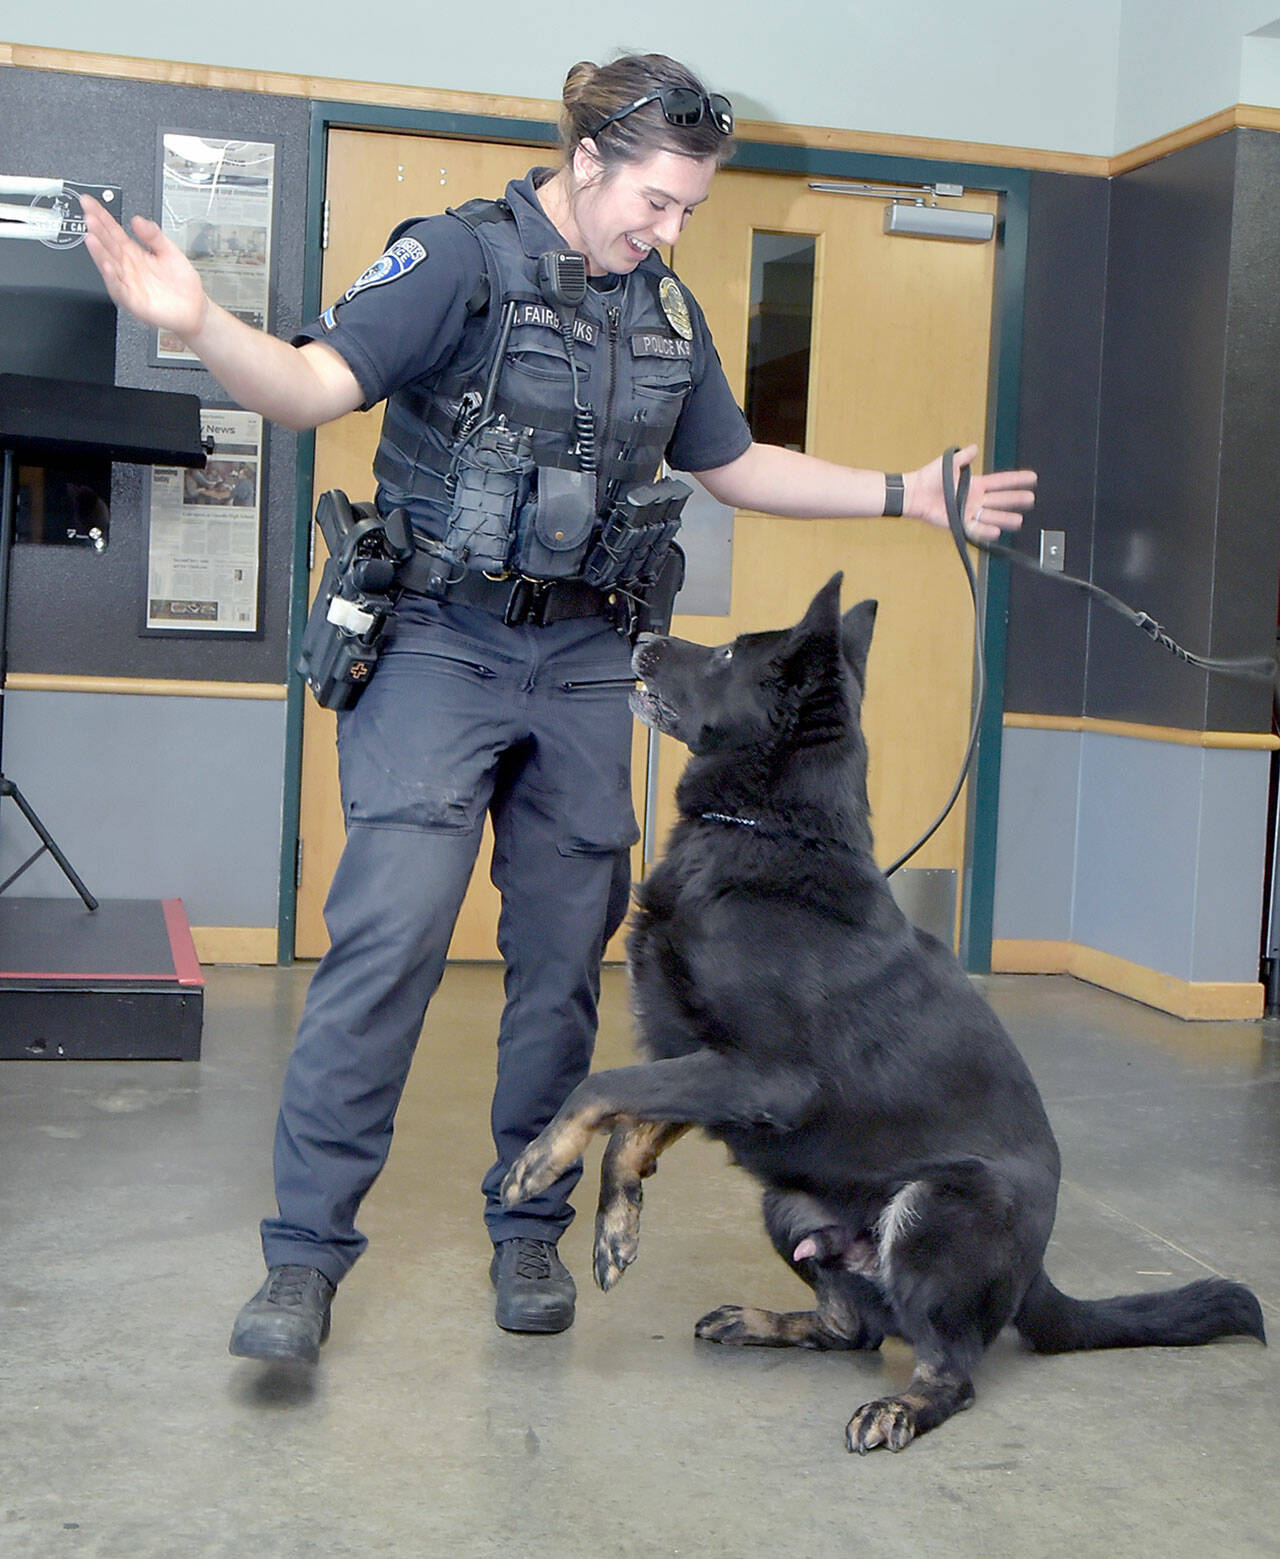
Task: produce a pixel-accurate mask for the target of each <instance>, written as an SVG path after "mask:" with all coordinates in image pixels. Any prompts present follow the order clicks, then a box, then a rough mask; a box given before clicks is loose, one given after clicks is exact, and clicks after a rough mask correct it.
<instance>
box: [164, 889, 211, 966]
mask: <svg viewBox="0 0 1280 1559" xmlns="http://www.w3.org/2000/svg"><path fill="white" fill-rule="evenodd" d="M160 907H161V908H162V909H163V910H164V923H165V928H166V929H167V931H168V933H169V952H170V954H171V955H172V957H173V967H174V972H175V973H176V974H177V976H178V984H179V985H203V984H204V975H203V974H202V973H201V971H200V960H199V958H197V956H196V944H195V943H194V942H193V941H192V940H191V927H190V926H189V925H188V924H187V912H186V910H185V909H184V908H183V905H182V900H181V899H162V900H161V901H160Z"/></svg>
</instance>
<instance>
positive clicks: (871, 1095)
mask: <svg viewBox="0 0 1280 1559" xmlns="http://www.w3.org/2000/svg"><path fill="white" fill-rule="evenodd" d="M839 599H840V576H839V575H837V576H836V577H835V578H834V579H832V580H831V582H830V583H829V584H828V585H827V586H826V587H825V588H824V589H823V590H821V591H820V592H819V593H818V595H817V596H816V597H815V599H814V601H813V604H812V605H811V606H810V608H809V610H808V612H807V613H806V615H805V617H804V619H803V621H802V622H800V623H799V624H798V625H797V626H796V627H795V628H794V629H791V630H782V631H780V632H776V633H755V634H746V635H743V636H742V637H740V638H738V639H736V640H735V641H734V642H733V643H732V644H730V645H725V646H723V647H721V648H719V649H706V648H704V647H703V646H701V645H696V644H689V643H686V642H685V641H683V640H680V639H673V638H657V637H651V638H646V639H642V640H641V642H640V644H639V646H638V647H637V649H636V652H635V657H634V669H635V671H636V674H637V676H638V677H640V678H641V679H642V687H641V688H640V689H639V690H638V691H637V692H636V694H635V695H634V701H633V707H634V708H635V710H636V713H637V714H639V715H640V717H641V718H642V719H644V720H645V721H647V722H648V723H649V724H651V725H654V726H656V727H657V728H658V729H659V730H661V731H665V732H668V733H669V734H671V735H673V736H677V737H679V738H680V739H681V740H682V741H684V742H685V743H686V744H687V745H688V746H689V747H690V749H691V750H692V753H693V757H692V758H691V759H690V761H689V764H688V767H687V768H686V770H685V772H684V775H683V777H682V778H681V781H680V785H679V789H678V792H677V802H678V805H679V810H680V821H679V822H678V823H677V825H676V827H675V829H674V830H673V833H672V837H671V841H670V847H669V850H668V853H667V855H666V857H665V859H664V860H663V861H662V863H661V864H660V865H659V866H658V867H657V868H656V869H655V870H654V871H653V872H652V873H651V874H650V876H649V877H648V879H647V880H646V882H645V883H644V885H643V887H642V889H641V890H640V892H639V895H638V899H639V910H638V912H637V915H636V918H635V921H634V926H633V929H632V931H631V935H630V940H629V944H628V950H629V954H630V961H631V971H632V981H633V987H634V997H635V1004H636V1014H637V1018H638V1022H639V1027H640V1037H641V1042H642V1045H643V1047H644V1049H645V1050H646V1051H648V1053H649V1055H650V1056H651V1057H653V1060H652V1061H651V1062H650V1064H648V1065H645V1066H633V1067H623V1068H619V1069H617V1070H614V1071H608V1072H600V1073H597V1074H595V1075H594V1076H592V1077H589V1078H588V1079H587V1080H586V1081H585V1082H584V1083H583V1084H582V1085H581V1086H580V1087H579V1088H577V1089H576V1090H575V1091H574V1093H573V1095H572V1096H571V1098H570V1099H569V1101H568V1102H567V1103H566V1104H565V1106H564V1108H563V1109H562V1110H561V1111H560V1112H559V1114H558V1115H557V1116H556V1117H555V1119H554V1120H553V1121H552V1122H551V1123H550V1125H549V1126H548V1127H547V1128H546V1130H545V1131H544V1132H543V1133H542V1135H541V1136H540V1137H539V1138H538V1139H537V1140H536V1141H535V1142H533V1143H531V1144H530V1146H529V1147H528V1148H527V1149H526V1151H525V1152H524V1154H522V1156H521V1158H520V1159H519V1160H518V1162H517V1163H516V1164H515V1166H514V1167H513V1168H512V1170H511V1173H510V1174H509V1176H508V1178H507V1182H506V1185H505V1187H504V1196H505V1197H506V1200H507V1201H508V1202H516V1201H519V1200H521V1199H523V1198H525V1197H527V1196H531V1195H533V1194H535V1193H536V1192H537V1191H538V1190H540V1189H541V1188H542V1187H543V1186H545V1185H547V1184H549V1183H550V1182H551V1181H552V1180H554V1179H555V1178H556V1176H557V1175H559V1174H560V1173H562V1172H563V1171H564V1170H565V1169H566V1168H568V1166H569V1165H570V1164H572V1163H573V1162H574V1160H575V1159H577V1158H579V1157H580V1156H581V1154H582V1152H583V1150H584V1148H585V1147H586V1145H587V1142H588V1140H589V1139H590V1136H591V1134H592V1133H593V1132H596V1131H601V1130H611V1131H612V1132H613V1138H612V1140H611V1142H610V1144H609V1147H608V1149H607V1150H606V1154H605V1159H604V1165H603V1171H602V1186H601V1197H600V1211H599V1215H598V1220H597V1229H596V1256H595V1268H596V1277H597V1280H598V1282H599V1283H600V1285H601V1287H603V1288H609V1287H610V1286H612V1284H613V1283H614V1282H616V1281H617V1279H618V1277H619V1276H620V1275H621V1273H622V1271H623V1270H624V1269H625V1267H626V1266H627V1265H628V1264H629V1263H630V1262H631V1261H632V1260H633V1259H634V1257H635V1253H636V1246H637V1239H638V1232H639V1213H640V1182H641V1180H642V1179H643V1178H644V1177H645V1176H646V1175H648V1174H651V1173H652V1171H653V1168H654V1165H655V1163H656V1160H657V1156H658V1154H659V1153H660V1152H661V1151H662V1149H663V1148H664V1147H666V1146H667V1145H669V1143H670V1142H672V1141H673V1140H674V1139H675V1138H676V1137H678V1136H679V1135H680V1134H681V1133H682V1132H683V1131H685V1130H687V1129H688V1128H689V1126H691V1125H696V1126H701V1127H704V1128H705V1129H706V1130H707V1131H709V1132H710V1134H711V1135H712V1136H713V1137H717V1138H719V1139H720V1140H721V1141H723V1142H725V1143H726V1144H727V1145H728V1147H729V1149H730V1151H731V1152H732V1154H733V1156H734V1158H735V1159H736V1160H737V1162H738V1163H739V1164H741V1165H742V1166H743V1167H744V1168H745V1169H748V1170H750V1171H751V1173H752V1174H754V1175H755V1176H756V1177H757V1178H758V1179H759V1180H760V1181H762V1182H763V1184H764V1186H765V1194H764V1213H765V1221H766V1224H767V1226H768V1230H769V1234H770V1236H771V1237H772V1239H773V1243H774V1245H775V1247H776V1248H777V1250H778V1253H779V1255H780V1256H781V1257H782V1258H783V1260H784V1261H786V1262H787V1263H788V1265H789V1266H791V1267H792V1269H793V1270H794V1271H795V1272H797V1273H798V1274H799V1275H800V1277H801V1278H803V1279H804V1281H805V1282H806V1283H808V1284H809V1285H810V1287H811V1288H812V1289H813V1291H814V1296H815V1306H814V1308H813V1309H812V1310H807V1311H801V1312H796V1313H793V1314H788V1315H778V1314H774V1313H773V1312H771V1311H766V1310H754V1309H746V1308H742V1307H740V1306H737V1305H726V1306H724V1307H722V1308H721V1309H719V1310H714V1311H712V1313H711V1314H710V1315H706V1316H704V1317H703V1318H702V1320H700V1321H699V1322H698V1323H697V1327H696V1333H697V1335H698V1336H699V1337H703V1338H707V1339H709V1340H711V1341H714V1342H723V1343H738V1344H756V1345H760V1346H765V1347H788V1346H792V1347H804V1348H875V1347H877V1346H878V1345H879V1344H880V1341H881V1339H882V1338H883V1337H885V1336H898V1337H902V1338H905V1339H906V1340H907V1341H908V1342H909V1343H910V1344H911V1345H912V1347H913V1348H914V1350H915V1370H914V1373H913V1374H912V1377H911V1380H910V1382H909V1383H908V1385H907V1388H906V1390H905V1391H904V1392H903V1393H902V1395H901V1396H896V1397H885V1398H882V1399H881V1400H879V1401H874V1402H868V1403H866V1404H865V1405H864V1406H862V1407H860V1408H859V1409H858V1410H857V1412H856V1413H855V1414H854V1415H853V1418H852V1419H851V1421H850V1423H849V1426H848V1430H847V1443H848V1446H849V1448H850V1450H857V1451H862V1452H865V1451H868V1450H870V1449H871V1448H872V1447H874V1446H878V1445H887V1446H888V1447H889V1448H890V1449H891V1450H895V1451H897V1450H901V1449H902V1447H903V1446H905V1445H907V1444H908V1443H909V1442H910V1441H911V1440H912V1439H913V1438H914V1437H915V1436H916V1435H918V1434H923V1433H924V1432H925V1431H926V1430H928V1429H932V1428H934V1427H935V1426H936V1425H938V1424H940V1423H942V1422H943V1420H944V1419H946V1418H949V1417H950V1416H951V1415H952V1414H953V1413H955V1412H958V1411H959V1410H960V1409H962V1408H965V1407H968V1406H969V1404H970V1403H971V1402H972V1401H973V1386H972V1383H971V1379H970V1377H971V1375H972V1372H973V1369H974V1366H975V1365H976V1364H977V1362H978V1360H979V1358H980V1357H981V1356H982V1354H983V1352H984V1351H985V1349H986V1348H987V1347H988V1346H989V1345H990V1344H991V1342H992V1340H993V1339H994V1338H995V1337H996V1335H997V1334H998V1333H999V1331H1000V1330H1001V1328H1002V1327H1003V1326H1005V1325H1006V1324H1007V1323H1009V1322H1012V1324H1013V1325H1014V1326H1015V1327H1016V1328H1017V1329H1018V1331H1019V1332H1020V1333H1021V1334H1022V1336H1023V1338H1024V1339H1025V1340H1026V1341H1027V1342H1028V1343H1029V1344H1030V1345H1031V1347H1032V1348H1034V1349H1036V1350H1037V1351H1039V1352H1042V1353H1056V1352H1064V1351H1067V1350H1069V1349H1077V1348H1123V1347H1137V1346H1141V1345H1144V1344H1163V1345H1170V1344H1186V1343H1203V1342H1208V1341H1209V1340H1210V1339H1212V1338H1214V1337H1220V1336H1223V1335H1227V1334H1231V1333H1247V1334H1249V1335H1250V1336H1253V1337H1257V1338H1259V1339H1260V1340H1265V1338H1264V1334H1263V1325H1262V1312H1261V1310H1260V1308H1259V1305H1258V1301H1257V1300H1256V1299H1255V1298H1254V1296H1253V1295H1252V1294H1251V1293H1250V1292H1249V1290H1248V1289H1246V1288H1243V1287H1242V1286H1241V1285H1239V1284H1237V1283H1229V1282H1226V1281H1225V1280H1222V1279H1218V1278H1210V1279H1207V1280H1204V1281H1201V1282H1196V1283H1189V1284H1187V1285H1186V1286H1185V1287H1183V1288H1178V1289H1174V1290H1172V1291H1168V1292H1164V1293H1148V1294H1133V1295H1126V1296H1122V1297H1119V1298H1115V1299H1103V1300H1093V1301H1085V1300H1078V1299H1070V1298H1068V1297H1066V1296H1065V1295H1064V1294H1061V1293H1059V1291H1058V1290H1057V1289H1056V1288H1055V1287H1054V1286H1053V1284H1052V1283H1051V1282H1050V1281H1049V1279H1048V1277H1047V1276H1046V1274H1045V1270H1044V1267H1043V1265H1042V1257H1043V1255H1044V1251H1045V1246H1046V1244H1047V1243H1048V1240H1049V1233H1050V1230H1051V1229H1052V1227H1053V1218H1054V1209H1055V1204H1056V1201H1057V1191H1058V1149H1057V1146H1056V1144H1055V1142H1054V1138H1053V1133H1052V1131H1051V1130H1050V1127H1049V1122H1048V1120H1047V1118H1046V1116H1045V1112H1044V1107H1043V1105H1042V1104H1041V1102H1040V1097H1039V1094H1038V1093H1037V1091H1036V1087H1035V1084H1034V1083H1033V1082H1032V1080H1031V1075H1030V1073H1029V1072H1028V1070H1027V1067H1026V1065H1025V1064H1024V1062H1023V1060H1022V1058H1021V1056H1020V1055H1019V1054H1018V1052H1017V1051H1016V1050H1015V1049H1014V1047H1013V1044H1012V1042H1011V1041H1010V1040H1009V1038H1008V1036H1007V1035H1006V1034H1005V1032H1004V1030H1003V1028H1002V1027H1001V1025H1000V1023H999V1021H998V1020H997V1018H996V1016H995V1014H994V1013H993V1012H992V1011H991V1009H990V1008H989V1007H988V1006H987V1004H986V1002H984V1001H983V1000H982V998H981V997H980V996H979V995H978V994H977V992H976V991H975V990H974V988H973V986H972V984H971V983H970V981H969V980H968V978H967V977H966V976H965V974H964V973H963V971H962V970H961V968H960V966H959V964H958V963H957V962H956V960H955V958H954V957H953V956H952V954H951V952H950V950H949V949H947V948H946V947H944V946H943V945H942V944H941V943H940V942H938V941H937V940H936V939H934V938H933V937H930V936H927V935H925V934H924V933H923V932H921V931H918V930H917V929H915V927H913V926H912V925H911V924H910V923H909V922H908V921H907V920H906V919H905V917H904V916H903V915H902V913H901V912H900V911H899V909H898V907H897V905H896V903H895V901H894V899H893V897H892V895H891V894H890V892H889V888H888V885H887V883H886V881H885V878H884V876H883V874H882V873H881V872H880V870H879V869H878V868H877V866H876V864H875V861H874V859H873V857H872V841H871V831H870V827H869V824H868V806H867V791H866V747H865V744H864V741H863V737H862V730H861V724H860V707H861V700H862V688H863V684H864V674H865V668H866V660H867V651H868V649H869V647H870V643H871V630H872V624H873V622H874V619H875V602H873V601H864V602H863V603H862V604H861V605H859V606H855V607H854V608H853V609H852V610H851V611H850V612H848V613H847V614H845V616H844V617H843V619H842V618H841V615H840V605H839Z"/></svg>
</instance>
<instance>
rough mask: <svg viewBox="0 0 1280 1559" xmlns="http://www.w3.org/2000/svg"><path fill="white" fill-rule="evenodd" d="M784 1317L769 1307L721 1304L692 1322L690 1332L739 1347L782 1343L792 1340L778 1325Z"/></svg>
mask: <svg viewBox="0 0 1280 1559" xmlns="http://www.w3.org/2000/svg"><path fill="white" fill-rule="evenodd" d="M786 1320H787V1317H785V1316H779V1315H775V1314H774V1312H773V1311H772V1310H757V1309H756V1308H755V1307H754V1306H752V1305H721V1306H720V1307H719V1309H717V1310H711V1311H708V1313H707V1314H706V1315H704V1316H703V1317H702V1319H701V1320H700V1321H698V1322H696V1323H695V1325H694V1328H693V1335H694V1336H695V1337H700V1338H701V1339H702V1340H703V1341H704V1342H722V1343H728V1344H729V1345H730V1346H731V1347H738V1348H750V1347H756V1348H777V1347H784V1346H790V1345H791V1344H792V1343H793V1341H794V1339H792V1338H790V1337H785V1336H783V1335H782V1331H781V1329H780V1326H781V1323H783V1322H785V1321H786Z"/></svg>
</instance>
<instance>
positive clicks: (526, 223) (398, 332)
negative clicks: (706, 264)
mask: <svg viewBox="0 0 1280 1559" xmlns="http://www.w3.org/2000/svg"><path fill="white" fill-rule="evenodd" d="M547 176H548V170H546V169H542V168H535V169H534V170H533V171H532V172H531V173H529V174H526V176H525V177H524V178H523V179H513V180H512V182H511V183H510V184H508V185H507V190H506V200H507V203H508V204H509V205H510V206H511V209H512V211H513V213H514V215H515V220H516V223H517V225H518V226H519V229H520V236H521V238H522V239H524V240H526V241H527V240H529V239H530V238H532V239H534V240H536V246H535V247H534V252H540V251H542V250H546V249H557V248H563V246H564V239H563V238H562V237H561V235H560V234H559V232H557V230H556V229H555V227H554V226H552V224H551V222H550V221H548V219H547V216H546V214H545V213H544V211H543V209H542V206H541V205H540V204H539V202H538V198H537V195H536V194H535V192H534V185H535V180H536V182H538V183H541V182H543V179H545V178H546V177H547ZM484 274H485V265H484V254H483V251H482V250H481V247H480V240H479V239H478V238H477V237H476V236H475V234H474V233H473V232H472V231H471V230H470V228H468V227H467V226H465V225H464V224H463V223H462V222H460V221H458V220H457V218H455V217H451V216H445V215H441V216H433V217H423V218H422V219H421V220H420V221H417V222H413V223H410V224H409V225H408V226H407V227H405V228H404V229H403V231H401V232H399V234H398V235H397V236H396V238H395V240H394V242H393V243H392V244H391V247H390V248H389V249H388V250H387V252H386V253H385V254H383V256H382V257H381V259H379V260H378V261H377V262H376V263H375V264H373V265H371V266H370V267H369V269H368V270H367V271H365V273H364V274H363V275H362V276H361V277H360V278H359V279H358V280H357V281H356V282H354V283H353V284H352V285H351V286H350V287H349V288H348V289H347V291H346V292H345V293H344V294H343V296H342V297H341V298H340V299H339V300H338V302H337V303H335V304H334V305H333V306H332V307H330V308H328V309H326V310H325V312H324V313H323V314H322V315H321V316H320V318H319V319H318V320H316V321H315V322H314V323H313V324H311V325H309V326H307V328H306V329H305V330H303V331H302V332H301V333H300V334H298V335H296V336H295V337H294V338H293V344H294V345H295V346H301V345H302V344H303V343H304V342H306V341H325V342H327V343H328V344H329V345H330V346H331V347H333V348H334V349H335V351H337V352H339V353H340V354H341V356H342V357H343V359H344V360H345V361H346V363H347V365H348V366H349V367H350V369H351V371H352V373H353V374H354V375H355V377H356V381H357V382H358V384H359V385H360V390H361V393H362V394H363V395H364V405H363V409H364V410H366V411H367V410H369V408H370V407H372V406H376V405H377V404H378V402H379V401H381V400H385V399H386V397H387V396H388V395H390V394H392V393H393V392H394V391H396V390H399V389H401V388H403V387H404V386H405V385H407V384H412V383H413V382H414V380H416V379H421V378H427V377H429V376H430V375H432V374H434V373H435V372H437V371H438V370H439V369H440V368H442V367H443V366H444V365H445V364H446V363H448V361H449V359H450V358H451V356H452V355H453V353H454V352H455V351H456V349H457V347H458V343H459V341H460V340H461V338H462V331H463V327H464V325H465V324H466V322H467V318H468V315H467V300H468V299H469V298H470V297H471V296H472V295H473V294H474V292H475V290H476V287H477V285H478V284H479V282H480V279H481V277H483V275H484ZM591 280H592V283H593V285H596V284H603V285H604V286H606V287H607V286H608V285H610V278H608V277H592V278H591ZM684 297H685V301H686V302H687V303H688V305H689V315H690V319H691V320H692V323H693V329H694V337H693V359H692V363H691V368H692V377H693V389H692V391H691V393H690V394H689V396H688V398H687V400H686V401H685V403H684V407H683V409H682V411H681V413H680V420H679V421H678V422H677V424H676V430H675V433H674V434H673V436H672V439H671V443H670V445H669V446H668V449H667V459H668V461H669V463H670V464H671V466H672V467H673V468H674V469H675V470H677V471H709V470H712V469H713V468H714V467H716V466H722V465H728V463H729V462H730V461H731V460H736V459H737V458H738V456H739V455H741V454H744V453H745V452H746V450H747V448H748V446H749V445H750V443H751V432H750V429H749V428H748V427H747V423H746V419H745V418H744V417H743V415H742V412H741V411H740V410H739V409H738V405H737V403H736V402H735V401H734V398H733V392H732V391H731V390H730V389H729V384H728V381H727V380H726V379H725V376H724V369H723V368H722V367H721V364H720V358H719V355H718V353H717V352H716V349H715V344H714V342H713V341H712V339H711V334H710V332H709V331H708V329H707V322H706V319H705V318H704V316H703V313H702V310H701V309H700V308H699V307H698V305H697V303H696V301H695V300H694V299H693V298H691V297H690V296H689V294H688V293H687V292H685V294H684Z"/></svg>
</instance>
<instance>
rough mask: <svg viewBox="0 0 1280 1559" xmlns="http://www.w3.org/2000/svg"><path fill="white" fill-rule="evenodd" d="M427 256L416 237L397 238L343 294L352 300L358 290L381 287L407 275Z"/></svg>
mask: <svg viewBox="0 0 1280 1559" xmlns="http://www.w3.org/2000/svg"><path fill="white" fill-rule="evenodd" d="M426 258H427V251H426V249H425V247H424V246H423V245H422V244H420V243H419V242H418V240H417V239H416V238H397V239H396V241H395V243H393V244H392V245H391V247H390V248H389V249H388V250H387V252H386V253H385V254H384V255H382V256H380V257H379V258H378V259H376V260H375V261H374V262H373V264H372V265H371V266H370V267H369V269H368V270H367V271H365V272H364V274H363V275H361V276H357V277H356V279H355V281H353V282H352V283H351V285H350V286H349V287H348V288H347V290H346V292H344V293H343V295H342V296H343V298H344V299H345V300H347V301H350V299H352V298H354V297H355V295H356V294H357V293H358V292H365V291H367V290H368V289H369V288H370V287H381V286H382V284H383V283H384V282H389V281H395V280H396V279H397V278H398V277H401V276H406V275H407V274H408V273H409V272H410V271H411V270H412V269H413V268H414V266H415V265H421V263H422V262H423V260H425V259H426Z"/></svg>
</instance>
